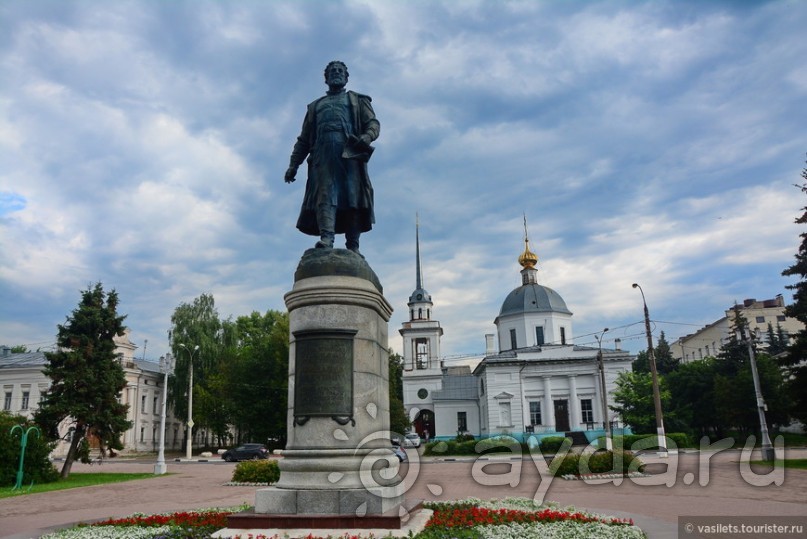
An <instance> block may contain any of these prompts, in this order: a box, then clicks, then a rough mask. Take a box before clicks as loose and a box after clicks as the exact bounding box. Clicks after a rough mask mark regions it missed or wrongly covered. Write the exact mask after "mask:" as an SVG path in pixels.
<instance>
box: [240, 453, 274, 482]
mask: <svg viewBox="0 0 807 539" xmlns="http://www.w3.org/2000/svg"><path fill="white" fill-rule="evenodd" d="M278 479H280V468H279V467H278V465H277V461H276V460H274V459H267V460H245V461H244V462H239V463H238V465H236V467H235V471H233V482H235V483H269V484H272V483H277V480H278Z"/></svg>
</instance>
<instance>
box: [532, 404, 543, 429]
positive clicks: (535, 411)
mask: <svg viewBox="0 0 807 539" xmlns="http://www.w3.org/2000/svg"><path fill="white" fill-rule="evenodd" d="M530 424H531V425H540V424H541V401H530Z"/></svg>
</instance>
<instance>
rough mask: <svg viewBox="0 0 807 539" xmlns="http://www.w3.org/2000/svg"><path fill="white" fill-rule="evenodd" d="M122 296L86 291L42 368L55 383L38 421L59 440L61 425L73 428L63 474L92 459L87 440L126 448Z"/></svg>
mask: <svg viewBox="0 0 807 539" xmlns="http://www.w3.org/2000/svg"><path fill="white" fill-rule="evenodd" d="M117 308H118V294H117V293H116V292H115V290H112V291H111V292H109V293H106V292H104V288H103V286H102V285H101V283H97V284H96V285H95V286H94V287H89V288H88V289H87V290H85V291H84V292H82V294H81V301H80V302H79V305H78V307H77V308H76V309H75V310H73V312H72V314H71V315H70V316H68V317H67V321H66V322H65V324H63V325H59V326H58V333H57V337H56V343H57V345H58V346H59V351H58V352H46V353H45V358H46V359H47V365H46V366H45V368H44V369H43V372H44V373H45V375H46V376H48V377H49V378H50V379H51V386H50V388H49V389H48V390H47V391H46V392H45V394H44V396H43V399H42V402H41V404H40V407H39V410H38V411H37V412H36V422H37V423H39V424H40V425H42V426H43V427H44V429H45V430H46V432H48V433H50V434H51V435H53V434H56V435H57V436H58V427H59V424H60V423H62V422H63V421H65V420H69V421H70V422H71V426H72V438H71V440H70V449H69V450H68V452H67V457H66V458H65V461H64V465H63V466H62V470H61V476H62V477H67V476H68V475H70V469H71V468H72V466H73V462H74V461H75V460H76V459H80V460H81V461H82V462H87V461H88V460H89V443H88V438H90V437H92V438H94V439H95V440H96V441H97V442H98V444H99V445H100V447H101V450H102V451H104V450H105V449H107V448H108V449H120V448H122V445H121V441H120V437H121V435H122V434H123V433H124V432H125V431H126V430H127V429H128V428H130V427H131V422H130V421H128V420H127V419H126V414H127V411H128V408H129V407H128V405H125V404H122V403H121V400H120V396H121V392H122V391H123V389H124V388H125V387H126V378H125V376H124V373H123V367H122V366H121V363H120V358H119V356H118V354H117V353H116V351H115V349H116V345H115V342H114V340H113V338H114V337H115V336H120V335H123V332H124V329H125V327H124V325H123V320H124V319H125V318H126V317H125V316H119V315H118V312H117Z"/></svg>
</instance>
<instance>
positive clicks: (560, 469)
mask: <svg viewBox="0 0 807 539" xmlns="http://www.w3.org/2000/svg"><path fill="white" fill-rule="evenodd" d="M615 457H616V458H615ZM614 460H616V464H617V465H619V464H621V466H619V469H617V468H616V467H615V463H614ZM620 460H621V463H620ZM549 471H550V472H552V475H555V476H559V475H584V474H590V473H631V472H642V471H644V464H643V463H642V461H641V460H639V458H638V457H636V456H635V455H634V454H633V453H631V452H630V451H619V450H617V451H602V450H599V451H597V452H595V453H583V454H577V453H569V454H567V455H565V456H563V457H557V458H555V459H554V460H552V462H551V463H550V465H549Z"/></svg>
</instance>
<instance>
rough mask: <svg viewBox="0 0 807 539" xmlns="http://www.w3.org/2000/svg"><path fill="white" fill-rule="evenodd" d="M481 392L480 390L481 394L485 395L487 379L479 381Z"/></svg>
mask: <svg viewBox="0 0 807 539" xmlns="http://www.w3.org/2000/svg"><path fill="white" fill-rule="evenodd" d="M479 390H480V393H482V395H484V394H485V379H484V378H482V379H481V380H480V381H479Z"/></svg>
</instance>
